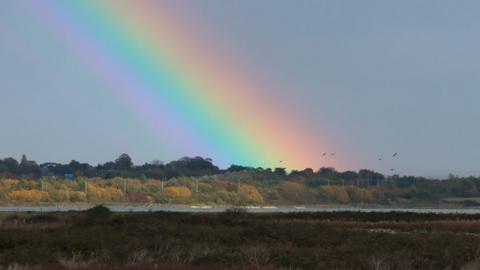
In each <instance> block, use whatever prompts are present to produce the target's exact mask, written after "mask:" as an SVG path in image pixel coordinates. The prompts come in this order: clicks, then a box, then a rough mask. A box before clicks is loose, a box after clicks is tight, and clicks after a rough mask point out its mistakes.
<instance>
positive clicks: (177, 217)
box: [0, 207, 480, 270]
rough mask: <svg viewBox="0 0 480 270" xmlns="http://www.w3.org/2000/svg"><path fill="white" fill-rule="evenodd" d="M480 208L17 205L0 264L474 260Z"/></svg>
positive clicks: (344, 264)
mask: <svg viewBox="0 0 480 270" xmlns="http://www.w3.org/2000/svg"><path fill="white" fill-rule="evenodd" d="M479 240H480V215H464V214H415V213H398V212H389V213H360V212H333V213H288V214H250V213H245V212H244V211H242V210H238V209H232V210H230V211H227V212H225V213H211V214H206V213H201V214H200V213H196V214H194V213H166V212H154V213H111V212H110V211H109V210H108V209H105V208H102V207H97V208H95V209H93V210H89V211H87V212H69V213H49V214H38V213H37V214H35V213H18V214H6V213H5V214H2V215H1V216H0V264H1V265H2V267H3V268H4V269H30V268H32V269H33V268H35V269H172V270H173V269H177V270H183V269H192V270H194V269H219V270H220V269H222V270H223V269H232V268H234V269H377V270H380V269H385V270H386V269H390V270H391V269H427V270H428V269H432V270H433V269H452V270H453V269H464V270H470V269H479V268H480V241H479Z"/></svg>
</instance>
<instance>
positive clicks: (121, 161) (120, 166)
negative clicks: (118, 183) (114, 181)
mask: <svg viewBox="0 0 480 270" xmlns="http://www.w3.org/2000/svg"><path fill="white" fill-rule="evenodd" d="M132 166H133V162H132V159H131V158H130V156H129V155H127V154H125V153H124V154H121V155H120V156H119V157H118V158H117V159H116V160H115V168H116V169H117V170H120V171H126V170H130V169H131V168H132Z"/></svg>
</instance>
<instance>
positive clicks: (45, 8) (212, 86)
mask: <svg viewBox="0 0 480 270" xmlns="http://www.w3.org/2000/svg"><path fill="white" fill-rule="evenodd" d="M26 5H28V8H29V10H31V11H32V12H34V14H35V15H36V17H39V18H40V19H41V21H42V23H45V24H47V26H48V28H51V29H52V32H53V33H54V35H56V36H57V37H58V38H59V39H60V40H61V41H62V42H64V43H67V45H68V46H69V47H72V48H73V49H74V51H75V52H76V53H77V54H78V55H80V57H81V58H82V59H83V60H84V61H86V62H87V63H88V64H89V65H90V66H91V67H92V69H94V71H95V73H96V74H97V75H98V76H100V77H101V78H102V79H104V80H105V81H108V83H109V84H111V85H112V86H113V87H112V88H113V89H115V93H113V94H114V95H116V96H118V97H121V99H122V100H123V101H124V104H125V105H126V107H127V108H128V109H129V110H130V111H131V112H132V113H134V114H135V115H137V116H138V119H140V120H139V121H141V122H143V123H145V124H146V125H148V126H149V127H150V128H152V129H153V130H155V132H156V133H158V135H159V136H158V137H159V143H161V144H162V146H164V149H165V151H168V152H170V153H176V154H177V155H179V156H183V155H202V156H208V157H211V158H212V159H213V160H214V161H215V162H218V163H219V164H225V165H226V164H232V163H234V164H241V165H246V166H255V167H257V166H262V167H279V166H284V167H288V168H305V167H312V168H318V167H320V166H323V165H325V164H323V163H322V159H321V153H322V151H326V149H331V148H330V147H328V146H327V145H325V144H324V142H323V141H322V138H318V137H317V136H315V134H312V133H310V132H309V128H308V124H307V123H304V122H302V120H301V119H299V118H296V117H295V116H294V115H293V114H291V113H289V112H288V106H285V105H284V104H277V103H276V102H275V101H274V100H273V99H272V97H270V96H267V95H266V94H268V93H272V91H264V89H265V87H263V86H260V85H259V83H258V82H257V80H255V79H253V78H251V77H249V76H246V75H245V72H243V73H242V72H241V68H238V67H237V66H236V65H235V61H233V60H232V57H231V56H228V55H226V54H225V53H223V52H222V51H221V50H216V49H212V48H215V47H216V46H214V45H215V43H214V41H211V40H207V41H205V40H204V39H205V38H204V37H202V36H201V35H200V34H198V32H199V31H196V29H197V30H198V29H200V27H199V26H197V28H194V25H195V24H193V23H191V22H189V21H188V20H186V19H185V18H182V16H180V14H178V12H176V11H175V10H173V9H172V8H169V7H168V6H167V5H166V4H165V3H163V4H162V2H160V1H53V0H46V1H30V2H29V3H28V4H26ZM273 93H274V92H273ZM327 151H328V150H327ZM280 160H281V161H282V163H281V164H280ZM329 165H332V164H329ZM334 165H338V164H334Z"/></svg>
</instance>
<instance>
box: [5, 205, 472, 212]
mask: <svg viewBox="0 0 480 270" xmlns="http://www.w3.org/2000/svg"><path fill="white" fill-rule="evenodd" d="M93 206H94V205H68V204H64V205H51V206H0V212H68V211H84V210H87V209H89V208H91V207H93ZM106 206H107V207H108V208H110V210H112V211H113V212H156V211H168V212H193V213H220V212H225V211H226V210H227V209H228V208H229V207H222V206H212V207H210V206H203V207H202V206H188V205H161V204H149V205H106ZM245 209H246V210H247V211H248V212H252V213H298V212H339V211H360V212H391V211H398V212H414V213H439V214H440V213H442V214H448V213H461V214H480V208H360V207H318V206H301V207H287V206H280V207H274V206H266V207H245Z"/></svg>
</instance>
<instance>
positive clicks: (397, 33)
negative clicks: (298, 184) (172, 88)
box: [0, 0, 480, 176]
mask: <svg viewBox="0 0 480 270" xmlns="http://www.w3.org/2000/svg"><path fill="white" fill-rule="evenodd" d="M175 5H176V6H177V8H178V9H180V10H185V14H186V16H190V17H191V18H192V20H193V21H195V20H199V21H203V22H207V23H208V24H209V25H212V26H214V29H212V30H211V32H210V31H209V32H208V33H206V34H209V35H216V36H217V37H216V39H218V40H222V42H224V43H222V44H219V46H221V47H223V48H225V49H226V50H227V51H229V52H231V53H232V54H238V55H241V56H242V60H243V61H244V63H243V64H244V65H245V66H246V67H248V70H246V72H249V73H252V74H255V76H256V77H258V78H261V80H264V81H265V82H266V84H268V85H271V86H274V87H278V89H279V91H278V92H277V93H276V95H278V97H277V98H280V99H282V100H288V101H289V110H293V111H295V112H296V113H298V114H299V115H303V116H304V117H306V118H307V119H308V120H309V121H311V124H312V127H313V129H314V130H315V132H318V133H319V134H324V136H326V137H328V138H331V139H332V140H335V143H336V144H338V145H342V151H343V152H341V153H339V154H341V155H346V156H347V155H348V156H349V158H348V160H353V161H355V162H352V163H351V164H349V165H351V166H352V169H358V168H362V167H367V168H373V169H378V170H381V171H384V172H386V171H388V170H389V168H391V167H392V168H395V169H396V170H397V171H398V172H400V173H405V174H416V175H426V176H437V175H446V174H447V173H449V172H451V173H456V174H461V175H469V174H474V175H480V166H479V161H480V121H479V120H480V107H479V106H478V103H479V100H480V91H479V89H478V85H479V82H480V69H479V68H480V61H479V60H480V56H479V54H478V48H480V46H479V45H480V35H478V31H479V30H478V29H480V17H479V16H478V11H479V10H480V3H478V2H477V1H433V0H432V1H358V0H357V1H353V0H352V1H346V0H345V1H321V0H318V1H282V0H280V1H279V0H264V1H219V0H209V1H207V0H202V1H177V2H176V4H175ZM23 12H24V11H23V10H22V8H20V7H19V6H18V5H15V4H14V1H3V2H2V3H0V59H1V61H0V81H1V83H2V85H1V87H0V122H1V123H2V131H1V132H0V156H2V157H6V156H15V157H19V156H20V155H21V154H22V153H27V154H28V155H29V156H30V157H31V158H32V159H36V160H38V161H51V160H53V161H61V162H65V161H69V160H70V159H79V160H81V161H87V162H92V163H96V162H103V161H105V160H109V159H113V158H115V156H117V155H118V154H120V153H122V152H128V153H130V154H131V155H132V157H133V158H134V160H135V161H136V163H141V162H145V161H150V160H152V159H155V158H157V159H163V160H168V159H170V158H171V157H164V156H162V153H161V149H158V148H156V147H155V136H154V134H151V133H150V132H149V131H148V130H147V129H146V128H144V127H143V125H142V124H141V123H138V121H136V119H132V118H131V116H129V115H128V114H125V113H123V110H122V107H121V105H120V104H117V103H116V102H115V101H112V97H110V96H108V91H104V92H102V91H101V90H99V89H102V88H106V87H108V86H107V85H104V84H103V83H102V82H101V81H97V80H96V79H95V76H93V75H92V74H90V73H89V70H88V68H87V67H85V66H81V65H79V64H78V59H75V57H74V56H71V57H67V56H65V55H68V53H66V52H63V51H62V50H63V49H62V47H61V46H60V45H58V44H55V43H54V42H53V41H51V40H50V39H49V38H48V34H47V33H43V32H42V30H41V29H34V30H31V29H30V24H31V23H32V22H33V21H32V20H31V19H29V18H26V17H25V16H22V15H24V13H23ZM199 31H206V30H201V29H199ZM20 41H27V43H26V44H24V46H25V47H23V48H22V47H19V45H18V44H20V43H21V42H20ZM28 41H31V42H33V41H35V42H36V43H37V44H32V43H28ZM32 46H38V47H40V48H50V49H42V50H38V49H37V50H36V49H33V50H30V49H31V47H32ZM29 51H30V53H29ZM56 55H61V56H63V57H56ZM244 56H246V57H244ZM45 61H48V63H49V66H54V67H55V69H54V70H51V69H49V70H45V69H42V63H43V62H45ZM52 78H56V80H53V79H52ZM122 114H124V115H122ZM119 115H122V118H120V119H122V121H119V117H118V116H119ZM394 152H400V155H399V156H398V158H397V159H393V158H389V157H391V154H393V153H394ZM378 157H383V158H384V159H385V160H383V162H380V161H378V160H377V159H378Z"/></svg>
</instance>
